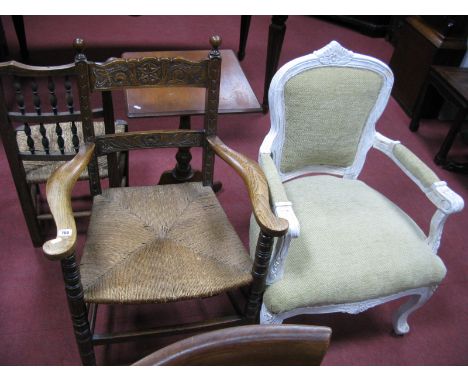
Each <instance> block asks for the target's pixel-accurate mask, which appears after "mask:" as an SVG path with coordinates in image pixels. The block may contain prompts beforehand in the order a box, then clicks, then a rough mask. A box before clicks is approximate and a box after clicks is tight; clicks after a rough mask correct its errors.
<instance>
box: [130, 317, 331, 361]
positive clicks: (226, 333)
mask: <svg viewBox="0 0 468 382" xmlns="http://www.w3.org/2000/svg"><path fill="white" fill-rule="evenodd" d="M330 337H331V329H330V328H327V327H324V326H310V325H246V326H241V327H237V328H227V329H221V330H216V331H213V332H209V333H203V334H199V335H197V336H194V337H191V338H187V339H185V340H182V341H178V342H176V343H174V344H171V345H169V346H166V347H165V348H163V349H160V350H158V351H156V352H154V353H152V354H150V355H148V356H147V357H145V358H143V359H142V360H140V361H138V362H137V363H135V364H134V366H318V365H320V364H321V363H322V360H323V357H324V356H325V354H326V352H327V350H328V346H329V345H330Z"/></svg>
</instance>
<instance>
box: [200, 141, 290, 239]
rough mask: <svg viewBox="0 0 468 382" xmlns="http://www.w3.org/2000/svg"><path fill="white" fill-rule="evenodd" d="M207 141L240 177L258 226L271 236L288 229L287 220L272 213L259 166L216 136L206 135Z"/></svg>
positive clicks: (263, 176) (266, 184)
mask: <svg viewBox="0 0 468 382" xmlns="http://www.w3.org/2000/svg"><path fill="white" fill-rule="evenodd" d="M207 141H208V142H209V144H210V146H211V147H212V148H213V150H214V152H215V153H216V154H217V155H218V156H219V157H220V158H221V159H223V160H224V161H225V162H226V163H227V164H229V165H230V166H231V167H232V168H233V169H234V170H235V171H236V172H237V173H238V174H239V175H240V176H241V177H242V180H243V181H244V183H245V185H246V186H247V189H248V191H249V197H250V200H251V202H252V207H253V212H254V215H255V219H256V220H257V223H258V225H259V226H260V228H261V229H262V230H263V231H265V232H267V233H268V234H270V235H272V236H281V235H284V234H285V233H286V232H287V231H288V221H287V220H285V219H282V218H278V217H276V216H275V215H274V214H273V213H272V211H271V207H270V202H269V196H268V183H267V180H266V178H265V175H264V174H263V171H262V170H261V168H260V166H259V165H258V164H257V163H255V162H254V161H253V160H251V159H249V158H247V157H245V156H244V155H242V154H239V153H238V152H236V151H234V150H232V149H231V148H229V147H228V146H226V145H225V144H224V143H223V141H221V139H219V138H218V137H217V136H212V137H208V138H207Z"/></svg>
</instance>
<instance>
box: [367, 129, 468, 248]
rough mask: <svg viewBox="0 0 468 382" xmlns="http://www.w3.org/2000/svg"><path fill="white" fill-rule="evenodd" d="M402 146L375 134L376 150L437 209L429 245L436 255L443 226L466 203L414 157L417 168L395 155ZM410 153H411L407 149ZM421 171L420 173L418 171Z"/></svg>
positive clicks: (431, 227)
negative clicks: (407, 178) (390, 161)
mask: <svg viewBox="0 0 468 382" xmlns="http://www.w3.org/2000/svg"><path fill="white" fill-rule="evenodd" d="M397 145H401V143H400V142H399V141H394V140H391V139H389V138H387V137H385V136H383V135H382V134H380V133H376V134H375V140H374V148H376V149H378V150H380V151H382V152H383V153H384V154H386V155H387V156H388V157H389V158H391V159H392V160H393V161H394V162H395V163H396V164H397V166H398V167H400V168H401V169H402V170H403V172H404V173H405V174H406V175H407V176H408V177H409V178H410V179H411V180H413V182H414V183H416V184H417V185H418V187H419V188H420V189H421V190H422V191H423V192H424V194H425V195H426V196H427V198H428V199H429V200H430V201H431V202H432V203H433V204H434V205H435V206H436V207H437V211H436V212H435V214H434V216H433V217H432V220H431V226H430V230H429V235H428V238H427V242H428V244H429V245H430V246H431V247H432V250H433V251H434V253H437V249H438V248H439V244H440V238H441V236H442V231H443V226H444V224H445V221H446V220H447V217H448V215H450V214H452V213H455V212H459V211H461V210H462V209H463V206H464V202H463V199H462V197H461V196H460V195H458V194H457V193H455V192H454V191H452V190H451V189H450V188H449V187H448V186H447V183H445V182H444V181H441V180H440V179H439V178H438V177H437V175H435V174H434V173H433V172H432V170H431V169H430V168H429V167H428V166H426V165H425V164H423V162H421V161H419V159H417V157H416V156H415V155H414V154H412V153H411V155H412V156H413V157H412V158H411V159H412V160H413V161H416V160H417V161H418V162H417V166H416V165H414V163H409V161H408V163H406V162H405V161H402V160H400V159H399V158H398V157H397V156H396V155H395V148H396V146H397ZM405 150H407V151H408V152H409V153H410V151H409V150H408V149H406V148H405ZM418 170H419V171H418Z"/></svg>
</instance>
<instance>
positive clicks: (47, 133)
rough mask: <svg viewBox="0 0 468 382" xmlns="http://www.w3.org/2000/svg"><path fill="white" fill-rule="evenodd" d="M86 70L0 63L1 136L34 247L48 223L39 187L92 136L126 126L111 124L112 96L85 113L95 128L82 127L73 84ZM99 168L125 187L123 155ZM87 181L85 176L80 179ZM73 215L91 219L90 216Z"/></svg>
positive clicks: (113, 183)
mask: <svg viewBox="0 0 468 382" xmlns="http://www.w3.org/2000/svg"><path fill="white" fill-rule="evenodd" d="M86 69H87V67H86V65H85V66H83V64H82V63H78V62H77V63H72V64H69V65H62V66H51V67H38V66H29V65H24V64H21V63H19V62H15V61H8V62H5V63H1V64H0V135H1V138H2V142H3V145H4V148H5V152H6V155H7V159H8V163H9V165H10V169H11V174H12V176H13V180H14V182H15V186H16V190H17V193H18V196H19V199H20V203H21V208H22V210H23V214H24V217H25V219H26V224H27V226H28V229H29V234H30V236H31V240H32V242H33V245H34V246H35V247H40V246H41V245H42V244H43V243H44V240H45V239H44V234H45V232H44V229H43V227H42V223H41V222H42V221H43V220H46V219H52V215H51V214H50V213H49V212H48V211H47V209H46V208H43V206H41V204H43V203H42V202H43V201H42V199H41V197H40V188H39V185H40V184H41V183H45V182H46V181H47V179H48V178H49V177H50V175H51V174H52V173H53V171H54V170H55V169H57V168H58V167H59V166H60V165H62V164H63V163H64V161H66V160H70V159H71V158H73V157H74V156H75V154H76V153H77V152H78V150H79V147H80V145H81V144H82V143H83V142H85V141H87V140H88V139H90V138H92V137H93V136H94V135H102V134H112V133H114V132H123V131H125V130H126V123H125V122H123V121H116V122H115V121H114V118H113V113H112V99H111V95H110V92H103V93H102V106H103V107H104V108H99V109H93V110H89V113H90V114H91V115H92V116H93V120H94V122H93V124H90V125H87V127H86V128H82V122H81V120H82V113H81V112H80V111H79V110H77V106H76V102H75V101H74V100H75V99H77V96H78V95H77V94H76V91H75V83H76V79H77V77H78V76H79V75H80V73H82V72H83V70H85V71H86ZM79 96H80V97H84V96H87V95H84V94H79ZM108 164H109V165H108ZM99 167H100V176H101V177H103V178H105V177H109V179H110V185H111V186H112V187H115V186H120V185H122V184H125V183H127V182H128V168H127V167H128V166H127V155H126V153H119V154H112V155H109V156H108V158H107V160H106V158H101V159H100V161H99ZM87 178H88V175H87V172H84V173H83V174H82V175H81V176H80V179H87ZM75 216H76V217H79V216H89V211H79V212H76V213H75Z"/></svg>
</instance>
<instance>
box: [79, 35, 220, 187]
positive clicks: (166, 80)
mask: <svg viewBox="0 0 468 382" xmlns="http://www.w3.org/2000/svg"><path fill="white" fill-rule="evenodd" d="M210 43H211V45H212V50H211V51H210V54H209V56H208V57H207V58H206V59H205V60H201V61H188V60H185V59H182V58H156V57H143V58H129V59H123V58H112V59H109V60H107V61H106V62H102V63H97V62H88V61H86V59H85V57H84V55H83V53H82V52H83V50H84V43H83V41H82V40H80V39H77V40H75V48H76V50H77V52H78V53H77V55H76V59H75V62H76V64H77V66H78V68H79V71H81V72H80V77H79V78H82V76H85V77H87V79H88V82H85V81H81V80H80V81H79V92H80V98H81V99H83V100H85V102H84V103H82V104H81V106H82V109H81V111H82V114H83V128H84V129H86V128H87V126H89V125H90V124H92V116H91V114H90V107H89V105H86V99H89V94H90V93H92V92H109V91H113V90H121V89H126V88H149V87H200V88H205V89H206V98H205V123H204V130H203V131H190V130H188V131H187V130H173V131H172V130H152V131H145V132H130V133H120V134H106V135H105V136H99V137H96V138H95V139H94V140H95V142H96V154H97V156H100V155H109V154H111V153H115V152H118V151H122V150H132V149H142V148H161V147H202V148H203V182H204V184H205V185H211V184H212V182H213V168H214V153H213V151H212V149H211V148H210V147H209V145H208V144H207V142H206V136H211V135H215V134H216V130H217V115H218V104H219V86H220V78H221V56H220V53H219V50H218V47H219V45H220V43H221V39H220V38H219V37H212V38H211V39H210ZM91 167H93V166H92V165H91ZM88 170H89V174H90V182H91V184H92V185H91V188H92V192H93V193H94V194H96V193H100V184H99V174H98V173H97V171H98V169H97V167H96V168H95V170H94V169H92V168H91V169H90V168H89V167H88ZM93 190H94V191H93Z"/></svg>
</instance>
